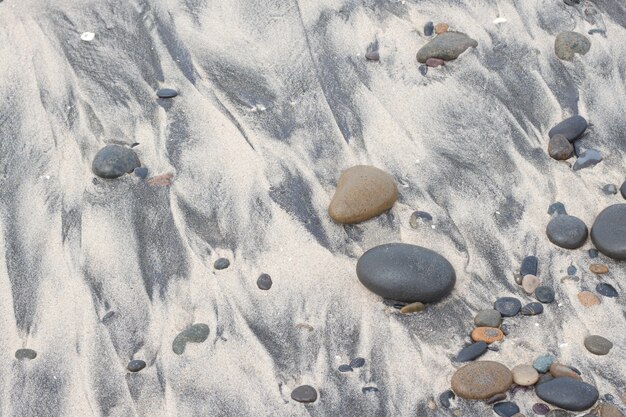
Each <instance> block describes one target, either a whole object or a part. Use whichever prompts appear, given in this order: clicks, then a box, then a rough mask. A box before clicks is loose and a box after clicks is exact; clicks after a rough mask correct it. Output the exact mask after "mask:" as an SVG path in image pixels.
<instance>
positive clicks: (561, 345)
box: [559, 343, 567, 348]
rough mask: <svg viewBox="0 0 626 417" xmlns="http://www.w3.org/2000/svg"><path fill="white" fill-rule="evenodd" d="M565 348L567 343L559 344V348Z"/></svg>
mask: <svg viewBox="0 0 626 417" xmlns="http://www.w3.org/2000/svg"><path fill="white" fill-rule="evenodd" d="M565 346H567V343H561V344H560V345H559V347H562V348H563V347H565Z"/></svg>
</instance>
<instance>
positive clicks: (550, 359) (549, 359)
mask: <svg viewBox="0 0 626 417" xmlns="http://www.w3.org/2000/svg"><path fill="white" fill-rule="evenodd" d="M553 363H554V356H552V355H551V354H549V353H546V354H545V355H541V356H539V357H538V358H537V359H535V361H534V362H533V368H535V369H536V370H537V372H541V373H542V374H545V373H546V372H548V371H549V370H550V366H551V365H552V364H553Z"/></svg>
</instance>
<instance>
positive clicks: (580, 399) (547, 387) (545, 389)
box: [535, 378, 599, 411]
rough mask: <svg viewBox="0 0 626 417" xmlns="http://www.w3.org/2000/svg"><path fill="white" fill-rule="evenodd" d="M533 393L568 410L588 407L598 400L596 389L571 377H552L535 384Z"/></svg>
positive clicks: (580, 409)
mask: <svg viewBox="0 0 626 417" xmlns="http://www.w3.org/2000/svg"><path fill="white" fill-rule="evenodd" d="M535 393H536V394H537V396H538V397H539V398H541V399H542V400H544V401H545V402H547V403H549V404H552V405H555V406H557V407H560V408H563V409H565V410H570V411H582V410H586V409H588V408H590V407H591V406H592V405H593V404H595V402H596V401H597V400H598V396H599V393H598V390H597V389H596V388H595V387H594V386H593V385H590V384H587V383H586V382H583V381H578V380H576V379H572V378H554V379H553V380H551V381H548V382H544V383H543V384H540V385H537V387H536V388H535Z"/></svg>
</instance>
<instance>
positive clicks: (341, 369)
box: [338, 364, 354, 372]
mask: <svg viewBox="0 0 626 417" xmlns="http://www.w3.org/2000/svg"><path fill="white" fill-rule="evenodd" d="M338 370H339V372H352V371H354V369H352V367H351V366H350V365H346V364H343V365H339V368H338Z"/></svg>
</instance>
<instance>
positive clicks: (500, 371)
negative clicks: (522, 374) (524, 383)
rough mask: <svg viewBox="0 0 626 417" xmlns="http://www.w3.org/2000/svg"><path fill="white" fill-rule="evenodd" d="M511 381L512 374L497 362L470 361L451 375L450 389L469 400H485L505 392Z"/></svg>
mask: <svg viewBox="0 0 626 417" xmlns="http://www.w3.org/2000/svg"><path fill="white" fill-rule="evenodd" d="M512 383H513V374H511V371H510V370H509V368H507V367H506V366H504V365H502V364H501V363H498V362H492V361H480V362H472V363H470V364H467V365H465V366H463V367H461V368H459V369H458V370H457V371H456V372H455V373H454V375H452V391H454V392H455V393H456V394H457V395H458V396H459V397H461V398H465V399H469V400H486V399H488V398H491V397H493V396H494V395H496V394H499V393H501V392H505V391H506V390H508V389H509V387H510V386H511V384H512Z"/></svg>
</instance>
